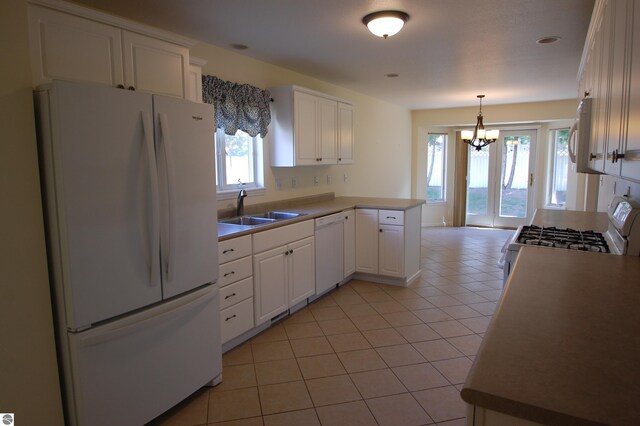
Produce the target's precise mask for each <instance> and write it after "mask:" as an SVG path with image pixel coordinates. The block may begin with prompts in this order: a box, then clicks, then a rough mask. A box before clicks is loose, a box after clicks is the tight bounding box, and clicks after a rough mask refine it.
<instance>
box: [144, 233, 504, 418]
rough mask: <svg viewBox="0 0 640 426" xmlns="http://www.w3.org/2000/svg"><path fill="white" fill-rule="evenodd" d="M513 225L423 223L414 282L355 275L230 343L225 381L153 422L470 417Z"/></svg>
mask: <svg viewBox="0 0 640 426" xmlns="http://www.w3.org/2000/svg"><path fill="white" fill-rule="evenodd" d="M512 233H513V231H506V230H490V229H475V228H424V229H423V230H422V253H421V265H422V276H421V277H420V279H419V280H418V281H417V282H415V283H413V284H412V285H411V286H410V287H409V288H400V287H394V286H389V285H381V284H375V283H370V282H365V281H358V280H352V281H351V282H349V283H347V284H346V285H344V286H343V287H341V288H339V289H338V290H336V291H334V292H332V293H330V294H328V295H327V296H325V297H323V298H322V299H320V300H318V301H316V302H315V303H313V304H311V305H309V306H308V307H306V308H305V309H303V310H301V311H298V312H296V313H295V314H293V315H291V316H290V317H288V318H286V319H284V320H282V321H280V322H279V323H277V324H275V325H274V326H272V327H271V328H269V329H268V330H266V331H265V332H263V333H261V334H259V335H258V336H256V337H254V338H253V339H251V340H250V341H248V342H246V343H244V344H242V345H241V346H239V347H237V348H235V349H234V350H232V351H230V352H228V353H226V354H225V355H224V357H223V363H224V371H223V378H224V381H223V383H222V384H220V385H218V386H216V387H215V388H212V389H210V388H203V389H201V390H200V391H198V392H196V393H195V394H194V395H192V396H191V397H190V398H188V399H187V400H185V401H184V402H182V403H181V404H179V405H178V406H177V407H175V408H173V409H172V410H170V411H169V412H167V413H165V414H164V415H162V416H161V417H159V418H158V419H156V420H154V421H153V422H152V424H154V425H181V426H195V425H228V426H231V425H236V426H240V425H247V426H249V425H251V426H253V425H265V426H270V425H350V426H351V425H393V426H397V425H403V426H411V425H426V424H437V425H443V426H444V425H447V426H457V425H464V424H465V419H464V416H465V405H464V403H463V401H462V400H461V399H460V393H459V390H460V389H461V387H462V384H463V383H464V381H465V378H466V375H467V372H468V371H469V368H470V367H471V364H472V363H473V359H474V356H475V354H476V351H477V350H478V346H479V345H480V342H481V341H482V336H483V334H484V331H485V330H486V328H487V325H488V324H489V320H490V319H491V315H492V314H493V311H494V309H495V306H496V301H497V300H498V299H499V298H500V294H501V288H502V279H501V276H502V271H501V270H500V269H498V268H497V267H496V261H497V259H498V257H499V255H500V249H501V247H502V245H503V243H504V241H505V240H506V239H507V238H508V236H509V235H511V234H512Z"/></svg>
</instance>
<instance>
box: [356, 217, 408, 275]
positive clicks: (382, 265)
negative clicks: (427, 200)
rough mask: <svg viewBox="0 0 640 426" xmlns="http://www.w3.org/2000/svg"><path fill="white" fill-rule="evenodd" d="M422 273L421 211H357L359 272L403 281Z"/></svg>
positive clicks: (357, 267)
mask: <svg viewBox="0 0 640 426" xmlns="http://www.w3.org/2000/svg"><path fill="white" fill-rule="evenodd" d="M419 271H420V207H419V206H418V207H414V208H411V209H408V210H404V211H403V210H377V209H356V272H359V273H363V274H370V275H380V276H384V277H391V278H394V279H395V278H400V279H402V281H403V283H405V284H406V283H408V282H409V281H411V280H413V279H414V278H415V277H417V276H418V274H419Z"/></svg>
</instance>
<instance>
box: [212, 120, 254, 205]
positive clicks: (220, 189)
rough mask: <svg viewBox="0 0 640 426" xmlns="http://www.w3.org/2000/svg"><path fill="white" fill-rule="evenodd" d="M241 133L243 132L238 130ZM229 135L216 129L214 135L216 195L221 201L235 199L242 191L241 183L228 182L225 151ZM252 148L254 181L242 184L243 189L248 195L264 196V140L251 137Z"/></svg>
mask: <svg viewBox="0 0 640 426" xmlns="http://www.w3.org/2000/svg"><path fill="white" fill-rule="evenodd" d="M238 132H241V130H238ZM226 136H227V135H226V134H225V133H224V130H222V129H219V128H218V129H216V132H215V134H214V138H213V139H214V149H215V167H216V181H217V182H216V193H217V198H218V199H219V200H223V199H231V198H234V197H235V196H236V195H237V193H238V191H239V190H240V189H241V188H240V184H239V183H231V182H226V174H227V161H226V159H227V154H226V150H225V149H224V148H225V146H224V144H225V137H226ZM248 136H249V137H250V138H251V147H250V156H251V160H250V161H251V171H250V173H251V174H252V175H253V181H251V182H242V188H244V189H245V190H246V191H247V192H248V193H253V194H254V195H256V194H258V195H259V194H262V193H264V192H265V188H264V167H263V164H262V163H263V145H264V139H262V138H261V137H260V136H250V135H248Z"/></svg>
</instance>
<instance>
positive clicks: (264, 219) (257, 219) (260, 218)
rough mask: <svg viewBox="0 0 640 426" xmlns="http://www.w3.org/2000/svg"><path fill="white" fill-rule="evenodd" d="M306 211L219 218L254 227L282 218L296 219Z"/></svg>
mask: <svg viewBox="0 0 640 426" xmlns="http://www.w3.org/2000/svg"><path fill="white" fill-rule="evenodd" d="M303 215H304V213H290V212H276V211H269V212H264V213H256V214H252V215H245V216H236V217H230V218H227V219H218V223H221V224H227V225H240V226H245V227H254V226H260V225H268V224H270V223H273V222H277V221H280V220H287V219H294V218H296V217H299V216H303Z"/></svg>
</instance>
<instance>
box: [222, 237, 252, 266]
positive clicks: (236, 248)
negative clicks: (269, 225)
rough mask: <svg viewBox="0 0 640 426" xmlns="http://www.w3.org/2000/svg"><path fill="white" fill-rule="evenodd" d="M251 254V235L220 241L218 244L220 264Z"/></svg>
mask: <svg viewBox="0 0 640 426" xmlns="http://www.w3.org/2000/svg"><path fill="white" fill-rule="evenodd" d="M250 254H251V235H245V236H244V237H238V238H233V239H231V240H226V241H220V243H219V244H218V262H220V264H223V263H225V262H230V261H232V260H236V259H240V258H241V257H245V256H249V255H250Z"/></svg>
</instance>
